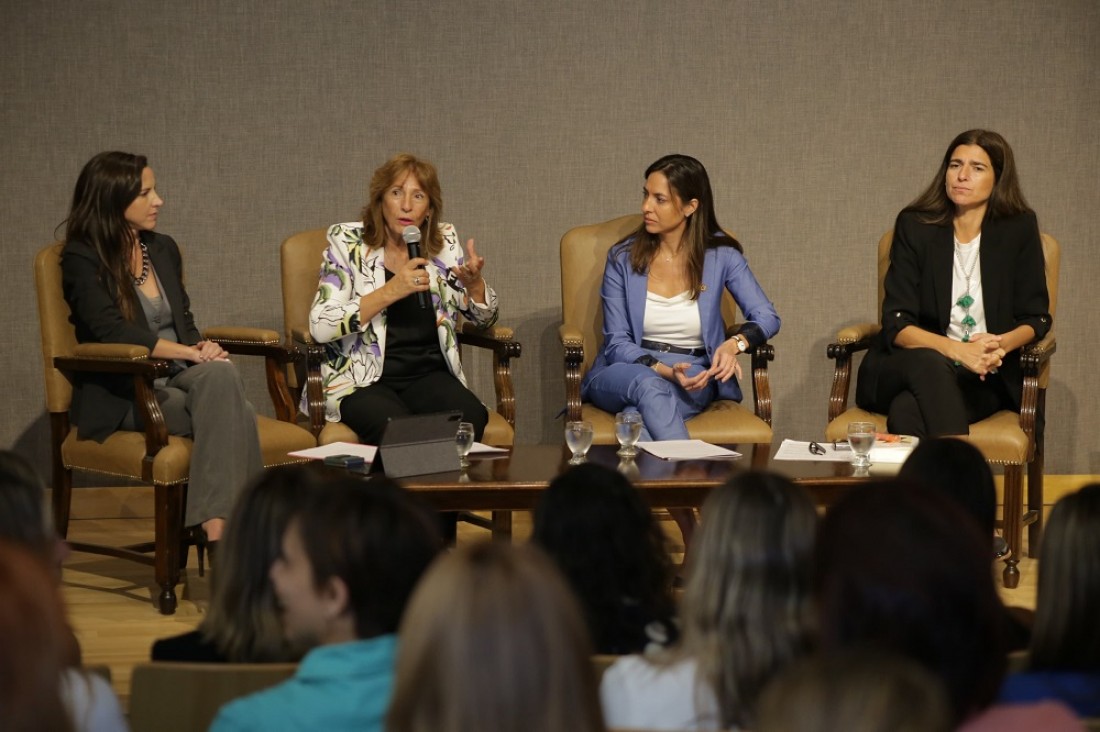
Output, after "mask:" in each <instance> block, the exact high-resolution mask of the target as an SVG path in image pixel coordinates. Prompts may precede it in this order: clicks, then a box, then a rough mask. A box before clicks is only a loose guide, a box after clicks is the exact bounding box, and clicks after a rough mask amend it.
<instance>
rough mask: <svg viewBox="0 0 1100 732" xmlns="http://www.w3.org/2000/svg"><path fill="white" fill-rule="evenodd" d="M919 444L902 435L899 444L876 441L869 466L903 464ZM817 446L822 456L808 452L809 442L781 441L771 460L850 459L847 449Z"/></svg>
mask: <svg viewBox="0 0 1100 732" xmlns="http://www.w3.org/2000/svg"><path fill="white" fill-rule="evenodd" d="M919 443H920V440H919V439H918V438H916V437H911V436H909V435H902V437H901V441H899V442H879V441H876V442H875V444H874V446H873V447H872V448H871V455H870V457H871V464H872V465H874V464H876V463H878V464H886V463H889V464H892V465H900V464H901V463H904V462H905V458H907V457H909V453H911V452H913V448H914V447H916V446H917V444H919ZM817 444H818V445H821V447H823V448H824V449H825V454H824V455H814V454H813V453H812V452H810V443H809V442H801V441H799V440H783V444H781V445H780V446H779V450H777V451H776V453H775V456H774V457H772V460H800V461H807V462H813V461H818V462H834V463H846V462H849V461H850V460H851V459H852V451H851V449H850V448H848V447H845V448H843V449H839V450H838V449H837V448H836V447H834V446H833V443H831V442H826V441H825V440H819V441H818V443H817Z"/></svg>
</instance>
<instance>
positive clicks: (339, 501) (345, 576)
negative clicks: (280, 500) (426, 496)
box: [294, 477, 442, 638]
mask: <svg viewBox="0 0 1100 732" xmlns="http://www.w3.org/2000/svg"><path fill="white" fill-rule="evenodd" d="M294 518H295V519H296V520H297V522H298V523H297V525H298V531H299V532H300V534H301V537H302V545H303V547H304V548H305V552H306V555H307V556H308V557H309V563H310V565H311V567H312V569H313V582H314V586H315V587H316V588H317V589H318V590H319V589H321V588H322V587H324V585H325V583H326V582H327V581H328V580H329V579H331V578H333V577H338V578H339V579H340V580H341V581H343V583H344V584H345V585H347V588H348V605H349V609H350V611H351V612H352V614H353V615H354V616H355V632H356V635H357V636H358V637H359V638H373V637H375V636H379V635H385V634H387V633H394V632H396V631H397V625H398V623H399V622H400V621H401V614H402V613H403V612H404V611H405V604H406V603H407V602H408V599H409V596H410V595H412V591H413V588H414V587H415V586H416V583H417V581H419V579H420V575H421V574H423V573H424V570H425V569H427V567H428V565H429V564H431V562H432V560H433V559H434V558H435V555H436V554H438V553H439V550H440V548H441V546H442V539H441V536H440V532H439V527H438V525H437V523H436V521H435V517H434V516H433V515H432V514H430V513H429V512H428V511H427V510H425V509H424V507H423V506H422V505H421V504H420V502H419V501H418V500H417V499H415V498H414V497H413V496H412V495H411V494H409V493H407V492H406V491H405V490H403V489H402V488H401V487H400V486H399V485H398V484H397V483H395V482H394V481H392V480H390V479H388V478H384V477H378V478H373V479H371V480H369V481H364V480H362V479H359V478H340V479H336V480H334V481H331V482H329V483H326V484H324V485H321V486H317V487H315V488H314V489H313V495H312V496H311V498H310V500H309V501H308V502H307V504H306V506H305V507H304V508H303V509H302V510H301V511H300V512H299V513H298V514H297V515H296V516H295V517H294Z"/></svg>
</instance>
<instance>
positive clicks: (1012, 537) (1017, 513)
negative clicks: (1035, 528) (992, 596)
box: [1002, 465, 1024, 589]
mask: <svg viewBox="0 0 1100 732" xmlns="http://www.w3.org/2000/svg"><path fill="white" fill-rule="evenodd" d="M1022 482H1023V466H1020V465H1006V466H1005V473H1004V484H1005V490H1004V508H1003V510H1002V515H1003V517H1004V519H1003V523H1004V538H1005V541H1007V542H1008V550H1009V554H1008V557H1007V558H1006V559H1005V568H1004V572H1003V575H1002V576H1003V579H1004V585H1005V587H1007V588H1009V589H1014V588H1015V587H1016V586H1017V585H1018V584H1019V583H1020V570H1019V569H1017V567H1016V565H1017V563H1018V562H1019V557H1020V549H1021V547H1020V544H1021V541H1022V539H1023V525H1022V519H1023V507H1024V506H1023V503H1024V500H1023V499H1024V497H1023V485H1021V483H1022Z"/></svg>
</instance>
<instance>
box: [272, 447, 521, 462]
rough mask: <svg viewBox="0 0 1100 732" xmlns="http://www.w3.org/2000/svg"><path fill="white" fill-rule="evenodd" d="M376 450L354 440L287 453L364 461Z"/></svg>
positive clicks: (491, 450)
mask: <svg viewBox="0 0 1100 732" xmlns="http://www.w3.org/2000/svg"><path fill="white" fill-rule="evenodd" d="M376 452H378V448H377V447H375V446H374V445H360V444H358V443H355V442H333V443H330V444H328V445H321V446H319V447H311V448H308V449H306V450H298V451H296V452H292V453H289V454H291V455H293V456H294V457H304V458H310V459H312V460H324V459H325V458H327V457H328V456H329V455H358V456H359V457H361V458H363V460H365V461H366V462H368V463H369V462H371V461H372V460H374V454H375V453H376ZM506 452H508V448H505V447H493V446H492V445H486V444H484V443H481V442H475V443H474V446H473V447H471V448H470V454H471V455H474V454H486V455H496V454H500V453H506Z"/></svg>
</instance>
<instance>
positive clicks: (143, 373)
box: [53, 343, 170, 483]
mask: <svg viewBox="0 0 1100 732" xmlns="http://www.w3.org/2000/svg"><path fill="white" fill-rule="evenodd" d="M53 363H54V367H55V368H57V369H58V370H60V371H65V372H82V373H111V374H130V375H132V376H133V379H134V396H135V402H136V404H137V408H138V413H139V414H140V415H141V419H142V422H143V423H144V425H145V456H144V457H143V458H142V466H141V473H142V480H145V481H147V482H149V483H152V482H153V459H154V458H155V457H156V455H157V453H158V452H160V449H161V448H162V447H164V446H165V445H167V444H168V426H167V425H166V424H165V423H164V414H163V413H162V412H161V411H160V402H158V401H157V397H156V392H155V391H154V389H153V381H154V380H155V379H157V378H159V377H162V376H167V375H168V373H169V370H170V367H169V364H168V362H167V361H164V360H161V359H155V358H150V357H149V349H148V348H146V347H145V346H135V345H131V344H128V343H81V344H78V345H77V346H76V347H75V348H73V355H72V356H58V357H56V358H54V360H53Z"/></svg>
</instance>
